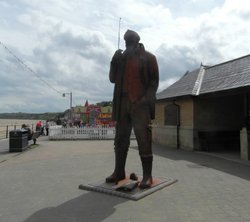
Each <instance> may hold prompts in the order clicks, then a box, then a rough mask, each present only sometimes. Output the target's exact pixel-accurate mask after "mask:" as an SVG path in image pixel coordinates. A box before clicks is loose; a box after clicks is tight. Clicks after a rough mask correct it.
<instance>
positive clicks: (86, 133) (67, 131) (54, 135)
mask: <svg viewBox="0 0 250 222" xmlns="http://www.w3.org/2000/svg"><path fill="white" fill-rule="evenodd" d="M114 138H115V127H83V128H77V127H70V128H63V127H50V129H49V139H50V140H81V139H82V140H84V139H90V140H109V139H110V140H113V139H114ZM134 138H135V135H134V132H133V131H132V133H131V139H134Z"/></svg>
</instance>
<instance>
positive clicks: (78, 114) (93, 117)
mask: <svg viewBox="0 0 250 222" xmlns="http://www.w3.org/2000/svg"><path fill="white" fill-rule="evenodd" d="M71 116H72V120H71V122H72V124H74V125H79V126H86V125H90V126H93V125H103V126H114V122H113V121H112V106H111V105H110V104H109V105H107V104H105V105H103V104H102V103H100V104H96V105H93V104H89V103H88V101H86V102H85V105H84V106H75V107H72V110H71ZM69 117H70V114H69V113H68V112H67V113H66V116H65V118H66V119H69Z"/></svg>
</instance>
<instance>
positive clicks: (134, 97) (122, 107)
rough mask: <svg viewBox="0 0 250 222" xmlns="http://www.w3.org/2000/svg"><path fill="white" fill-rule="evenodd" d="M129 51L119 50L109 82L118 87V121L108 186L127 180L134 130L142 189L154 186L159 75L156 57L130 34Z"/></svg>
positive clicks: (115, 110)
mask: <svg viewBox="0 0 250 222" xmlns="http://www.w3.org/2000/svg"><path fill="white" fill-rule="evenodd" d="M124 40H125V43H126V50H125V51H124V52H123V51H122V50H121V49H118V50H117V51H116V52H115V54H114V56H113V58H112V61H111V65H110V72H109V79H110V81H111V82H112V83H114V84H115V87H114V97H113V119H114V120H115V121H116V136H115V169H114V172H113V173H112V175H111V176H109V177H107V178H106V182H107V183H116V184H117V183H118V182H119V181H120V180H123V179H125V178H126V174H125V164H126V158H127V152H128V148H129V145H130V135H131V131H132V128H133V129H134V133H135V136H136V140H137V143H138V148H139V154H140V158H141V162H142V169H143V179H142V181H141V182H140V185H139V187H140V188H149V187H150V186H151V185H152V163H153V153H152V141H151V139H152V132H151V120H152V119H154V116H155V100H156V96H155V95H156V91H157V88H158V84H159V71H158V64H157V60H156V57H155V56H154V55H153V54H151V53H150V52H148V51H146V50H145V48H144V46H143V44H142V43H139V41H140V36H139V35H138V34H137V33H136V32H134V31H132V30H128V31H127V32H126V33H125V35H124Z"/></svg>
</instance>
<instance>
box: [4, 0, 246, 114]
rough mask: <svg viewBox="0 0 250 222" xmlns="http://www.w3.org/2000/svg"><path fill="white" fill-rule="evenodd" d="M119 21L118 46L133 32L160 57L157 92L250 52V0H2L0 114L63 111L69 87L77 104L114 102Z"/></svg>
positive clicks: (67, 101) (67, 106)
mask: <svg viewBox="0 0 250 222" xmlns="http://www.w3.org/2000/svg"><path fill="white" fill-rule="evenodd" d="M119 18H121V20H120V33H121V38H120V48H122V49H124V40H123V35H124V33H125V31H126V30H127V29H132V30H135V31H136V32H138V33H139V35H140V36H141V43H143V44H144V46H145V48H146V50H148V51H150V52H152V53H153V54H155V55H156V57H157V59H158V65H159V70H160V86H159V90H158V92H159V91H161V90H163V89H165V88H167V87H168V86H169V85H170V84H172V83H173V82H175V81H176V80H178V79H179V78H180V77H181V76H182V75H183V74H184V73H185V72H186V71H187V70H189V71H192V70H193V69H195V68H198V67H199V66H200V64H201V62H202V63H203V64H205V65H212V64H218V63H221V62H225V61H227V60H231V59H235V58H238V57H241V56H244V55H247V54H249V51H250V50H249V46H250V29H249V26H250V1H248V0H237V1H236V0H125V1H122V0H121V1H116V0H105V1H104V0H70V1H68V0H43V1H41V0H0V42H1V44H0V89H1V95H0V112H1V113H2V112H36V113H37V112H55V111H64V110H66V109H67V108H69V105H70V99H69V96H67V97H65V98H63V97H62V93H70V92H72V94H73V106H75V105H84V103H85V101H86V100H88V101H89V103H96V102H101V101H110V100H112V93H113V84H111V83H110V82H109V79H108V72H109V64H110V60H111V57H112V56H113V53H114V52H115V50H117V48H118V30H119V28H118V27H119ZM4 46H6V47H7V49H6V48H5V47H4ZM8 50H10V52H11V53H13V54H14V56H16V57H17V58H19V59H21V61H23V62H24V64H25V65H26V67H25V66H24V65H22V64H20V61H18V60H17V58H16V57H14V56H13V54H10V52H9V51H8Z"/></svg>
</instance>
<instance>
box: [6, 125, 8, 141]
mask: <svg viewBox="0 0 250 222" xmlns="http://www.w3.org/2000/svg"><path fill="white" fill-rule="evenodd" d="M8 135H9V130H8V125H7V126H6V139H7V138H8Z"/></svg>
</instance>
